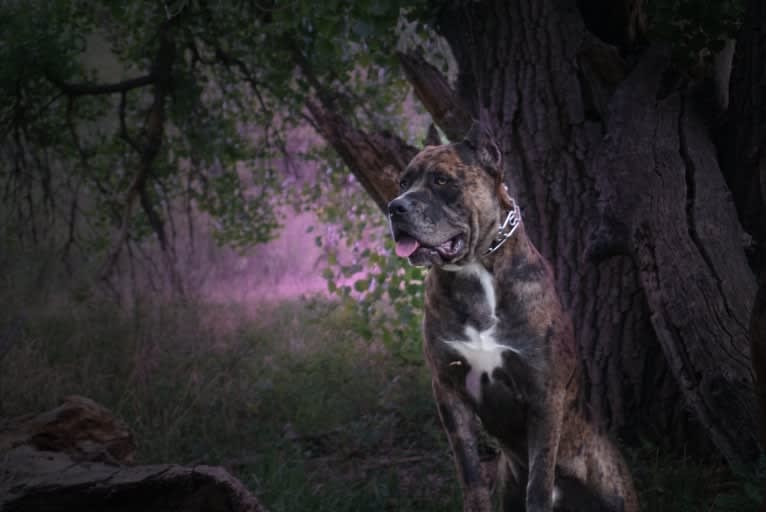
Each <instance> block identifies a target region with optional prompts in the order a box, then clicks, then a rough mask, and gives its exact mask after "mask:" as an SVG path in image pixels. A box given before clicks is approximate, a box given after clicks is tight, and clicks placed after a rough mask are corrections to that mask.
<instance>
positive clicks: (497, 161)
mask: <svg viewBox="0 0 766 512" xmlns="http://www.w3.org/2000/svg"><path fill="white" fill-rule="evenodd" d="M463 143H464V144H465V145H466V146H469V147H470V148H471V149H473V150H474V152H475V153H476V159H477V160H478V161H479V164H480V165H481V166H482V167H484V168H485V169H487V170H488V171H490V172H492V174H502V172H503V171H502V167H501V166H502V163H503V162H502V155H501V154H500V148H498V147H497V144H495V141H494V140H492V136H491V135H490V134H489V131H487V130H486V129H485V128H484V127H482V126H481V125H480V124H479V123H477V122H474V123H473V124H472V125H471V129H470V130H468V133H467V134H466V136H465V140H463Z"/></svg>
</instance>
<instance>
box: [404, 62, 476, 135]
mask: <svg viewBox="0 0 766 512" xmlns="http://www.w3.org/2000/svg"><path fill="white" fill-rule="evenodd" d="M397 55H398V57H399V62H400V64H401V65H402V69H403V70H404V74H405V76H406V77H407V80H409V82H410V83H411V84H412V88H413V90H414V91H415V96H417V97H418V99H419V100H420V102H421V103H422V104H423V106H424V107H425V108H426V110H428V112H430V113H431V118H432V119H433V121H434V123H436V125H437V126H438V127H439V128H441V129H442V131H444V133H445V134H446V135H447V137H448V138H449V139H450V140H451V141H453V142H458V141H460V140H461V139H462V138H463V136H464V135H465V134H466V133H467V132H468V129H469V128H470V127H471V123H472V122H473V118H472V117H471V114H470V113H469V111H468V109H467V108H466V106H465V105H464V103H463V102H462V101H461V100H460V98H459V97H458V95H457V94H455V92H454V91H453V90H452V88H451V87H450V85H449V83H448V82H447V79H446V78H444V76H443V75H442V74H441V73H440V72H439V70H438V69H436V68H435V67H433V66H432V65H431V64H429V63H428V62H427V61H426V60H425V59H423V58H422V57H420V56H418V55H415V54H413V53H401V52H400V53H398V54H397Z"/></svg>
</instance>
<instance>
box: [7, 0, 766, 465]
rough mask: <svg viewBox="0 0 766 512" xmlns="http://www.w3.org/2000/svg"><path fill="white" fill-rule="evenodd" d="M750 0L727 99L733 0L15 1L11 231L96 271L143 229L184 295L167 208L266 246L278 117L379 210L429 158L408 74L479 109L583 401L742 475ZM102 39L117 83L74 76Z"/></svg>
mask: <svg viewBox="0 0 766 512" xmlns="http://www.w3.org/2000/svg"><path fill="white" fill-rule="evenodd" d="M756 4H757V2H756V0H751V5H750V6H749V16H748V18H747V19H748V20H749V22H748V23H746V24H744V25H743V28H742V30H741V32H740V33H739V44H738V50H737V57H736V58H735V68H734V73H733V80H732V84H731V90H732V98H731V102H730V104H731V107H730V108H728V111H727V109H726V105H725V102H721V101H720V100H719V98H720V97H721V95H720V94H717V92H716V90H715V88H714V87H713V85H712V84H714V83H715V82H714V81H713V78H714V76H715V74H714V70H715V66H713V58H712V57H713V56H714V55H715V54H716V53H717V52H718V50H720V48H722V47H723V41H724V39H725V38H726V37H727V35H728V34H730V33H732V32H733V29H734V28H735V27H736V26H737V24H738V22H739V21H740V20H741V19H742V12H741V8H740V6H739V5H738V3H736V2H719V3H716V4H715V5H708V4H705V5H702V4H698V3H697V2H693V1H691V0H674V1H666V2H661V1H657V2H652V3H650V4H648V5H646V4H645V3H644V2H642V1H640V0H622V1H619V2H603V1H600V0H581V1H579V2H574V1H564V0H560V1H554V0H543V1H538V0H534V1H533V0H519V1H516V2H500V1H497V2H493V1H487V2H454V3H449V4H446V5H442V4H440V3H436V2H434V3H430V2H425V1H423V2H412V3H407V4H405V3H399V2H378V1H374V0H369V1H362V2H342V1H331V2H323V3H321V4H315V3H313V2H303V1H298V0H295V1H290V2H273V3H272V2H267V3H266V4H253V3H250V2H241V3H240V2H230V3H210V4H208V3H207V2H203V1H192V0H190V1H181V2H148V1H147V2H139V1H136V2H127V3H124V4H121V5H120V6H116V7H115V6H113V5H112V4H104V5H103V6H98V7H95V8H94V6H93V5H92V4H85V3H80V2H76V1H67V2H64V1H59V2H54V3H33V4H31V7H30V6H29V5H26V4H22V3H21V2H18V3H15V2H10V3H7V4H6V5H5V6H4V7H3V10H4V12H3V16H1V17H0V18H2V19H3V20H4V22H5V23H6V26H5V27H3V31H2V33H3V34H4V35H5V38H6V39H7V40H6V41H4V44H3V45H2V48H3V50H2V51H3V52H4V54H3V55H2V59H3V61H4V62H9V63H11V64H12V65H9V66H8V67H7V68H6V70H5V71H3V74H2V76H0V90H1V91H2V95H3V105H4V108H3V112H2V114H1V117H0V130H2V134H3V141H4V142H3V150H4V152H5V155H6V157H7V158H4V161H3V167H2V180H3V183H4V199H5V201H8V202H9V204H12V205H13V208H11V209H9V210H8V212H7V214H8V215H10V217H9V220H10V221H11V222H9V225H13V226H18V227H19V229H18V230H17V233H16V235H17V239H19V240H23V241H24V242H23V243H29V242H28V241H29V239H30V237H31V238H32V239H34V238H36V237H39V236H40V235H39V233H40V232H41V230H44V229H50V225H51V224H52V223H55V222H60V221H59V220H57V219H62V220H63V222H64V223H65V225H67V226H68V229H66V230H65V232H66V233H67V236H65V237H64V240H62V241H60V243H59V246H60V247H61V250H62V251H63V254H64V255H66V254H68V252H69V251H70V250H71V248H72V247H73V246H76V245H78V244H80V245H82V249H83V251H82V252H84V253H87V254H97V255H98V258H100V259H101V261H103V265H102V270H101V275H102V276H104V277H108V276H109V275H110V274H111V272H112V270H113V269H114V265H115V264H116V262H117V261H118V260H119V255H120V253H121V251H123V250H126V248H127V249H128V250H136V251H137V250H139V247H140V244H139V242H140V241H141V239H142V237H143V238H145V237H147V236H149V235H150V234H151V235H153V237H154V238H155V239H156V240H157V242H158V243H159V244H160V246H161V247H162V249H163V251H162V254H164V255H165V256H164V257H163V262H164V265H165V267H166V268H167V269H168V272H167V274H168V275H169V276H170V279H171V282H172V283H173V285H174V286H175V287H176V288H177V289H179V290H180V289H181V288H182V279H181V278H180V276H179V275H178V272H177V271H176V270H175V269H174V258H173V251H174V247H175V246H174V243H172V242H171V241H170V240H172V239H173V232H174V230H176V229H177V226H178V225H180V224H179V222H177V220H176V215H177V214H178V211H179V208H178V205H186V208H185V209H183V208H182V209H181V210H182V211H184V210H185V211H186V212H187V215H188V212H189V211H191V209H199V210H201V211H203V212H206V213H208V214H209V215H210V216H211V217H212V218H214V219H215V220H216V222H217V226H218V232H219V234H220V235H221V237H222V239H223V240H226V241H230V242H233V243H238V244H247V243H253V242H256V241H258V240H262V239H265V238H267V237H269V236H271V234H272V232H273V229H275V228H276V222H275V221H274V217H273V209H272V208H271V207H272V206H273V204H272V203H271V201H270V199H269V196H270V195H271V194H272V193H273V191H274V190H275V189H276V188H277V187H276V185H277V181H276V180H277V179H278V173H277V172H276V170H275V169H274V167H273V165H271V163H270V162H273V159H274V157H275V156H276V155H279V154H280V153H284V152H285V150H286V142H285V138H286V133H287V130H289V128H290V127H292V126H296V125H298V124H301V123H308V124H309V125H311V126H313V127H314V128H315V129H316V131H317V132H318V133H319V134H321V135H322V137H323V138H324V139H325V140H326V141H327V142H328V143H329V144H330V145H331V146H332V147H333V148H334V149H335V151H336V152H337V155H338V156H339V157H340V158H341V159H342V161H343V162H344V163H345V165H346V166H347V168H348V170H349V171H350V172H351V173H353V175H354V176H355V177H356V179H357V180H358V181H359V183H360V184H361V185H362V187H363V188H364V190H365V191H366V192H367V193H368V194H369V195H370V196H371V197H372V199H373V200H374V202H375V203H376V204H377V205H378V206H380V207H383V206H384V205H385V203H386V202H387V201H388V200H389V199H390V198H392V197H393V196H394V195H395V193H396V188H397V187H396V176H397V174H398V172H399V171H400V170H401V169H402V168H403V167H404V166H405V165H406V163H407V161H408V160H409V159H410V158H411V157H412V156H413V155H414V154H415V152H416V151H417V149H416V147H415V135H416V134H414V133H409V132H408V131H407V130H406V128H405V126H406V120H405V119H403V118H402V117H400V114H401V112H400V111H399V109H398V106H399V105H400V104H401V103H402V101H403V98H404V96H405V94H406V93H407V91H408V88H407V87H406V86H405V82H404V81H403V78H406V80H407V82H409V84H411V86H412V90H414V92H415V95H416V96H417V98H418V99H419V100H420V102H421V103H422V105H423V107H425V109H426V110H427V111H428V112H429V113H430V115H431V117H432V119H433V122H434V123H435V125H436V126H438V127H439V128H440V129H441V131H442V132H443V134H444V135H445V136H446V138H447V139H449V140H459V139H460V138H461V137H462V135H463V134H464V133H465V132H466V131H467V129H468V127H469V126H470V123H471V122H472V120H473V119H478V120H480V121H481V122H482V123H484V124H485V125H486V126H487V127H488V128H489V129H491V130H492V132H493V133H494V135H495V137H496V138H497V140H498V142H499V144H500V146H501V148H502V150H503V153H504V157H505V162H506V164H505V175H506V181H507V183H508V184H509V186H510V188H511V190H512V193H513V194H514V195H515V196H516V197H517V198H518V199H519V201H520V203H521V204H522V205H523V213H524V218H525V222H526V223H527V226H528V230H529V232H530V234H531V236H532V238H533V241H534V242H535V243H536V245H537V246H538V247H539V248H540V250H541V251H542V252H543V254H544V255H545V256H546V257H547V258H548V259H549V260H550V261H551V262H552V264H553V265H554V267H555V269H556V273H557V278H558V285H559V292H560V293H561V296H562V299H563V301H564V303H565V304H566V306H567V307H568V308H569V310H570V312H571V314H572V316H573V319H574V322H575V328H576V332H577V337H578V341H579V344H580V352H581V355H582V357H583V361H584V364H585V369H586V372H585V373H586V383H587V385H586V389H587V390H588V397H587V398H588V400H589V403H590V404H591V407H592V409H593V411H594V412H595V413H596V414H598V415H599V416H601V417H603V418H604V420H605V421H606V422H607V424H608V425H609V426H610V427H611V428H612V429H614V430H616V431H617V432H619V433H620V434H621V435H622V436H623V437H624V438H626V439H635V438H637V437H638V436H640V435H652V434H654V435H660V436H664V437H666V438H667V439H674V440H679V441H680V440H689V439H692V440H694V439H696V440H699V442H698V443H697V444H698V445H699V444H702V445H704V443H705V441H704V440H705V439H709V440H711V441H712V442H713V443H714V444H715V446H716V448H717V449H718V450H719V452H720V453H721V454H722V455H723V456H724V457H725V458H726V459H727V460H728V461H729V462H730V463H731V464H734V465H741V464H749V463H752V462H753V461H754V459H755V457H756V456H757V455H758V453H759V449H758V443H757V434H756V422H757V408H756V400H755V394H754V393H753V378H752V371H751V358H750V345H749V342H750V332H749V325H750V323H751V322H750V321H751V311H752V308H753V301H754V297H755V293H756V280H755V277H754V275H755V274H754V271H755V272H759V271H760V269H761V263H760V261H761V258H759V257H758V256H757V255H758V252H759V250H760V245H759V244H761V243H762V240H763V238H762V236H761V235H760V234H759V232H758V229H759V226H762V225H763V224H762V223H760V224H759V220H758V219H760V218H761V217H762V214H763V210H762V204H763V202H762V199H761V198H762V194H761V192H760V188H758V187H753V186H752V184H753V183H757V182H758V178H757V177H756V176H761V175H762V169H763V163H762V157H761V156H760V155H761V153H760V148H761V147H762V142H763V135H762V131H761V128H760V127H761V126H762V124H763V119H764V117H763V115H761V114H762V110H763V109H762V108H761V107H762V106H763V105H762V103H763V102H762V100H761V99H760V98H762V97H763V94H762V92H763V85H762V84H763V64H762V62H766V61H764V60H763V59H758V58H757V56H758V55H760V54H761V53H762V50H763V38H762V34H763V32H762V31H760V32H759V28H758V27H759V25H757V23H760V24H761V25H760V26H762V24H763V20H764V19H765V18H764V16H765V14H764V12H763V9H762V8H760V6H758V5H756ZM94 31H101V33H103V34H105V35H106V37H107V39H108V40H109V41H110V43H111V45H112V49H113V51H114V52H115V53H116V54H117V55H118V56H119V58H120V59H121V62H122V65H123V66H124V67H125V68H126V69H127V70H129V72H130V76H129V77H128V78H126V79H125V80H122V81H120V82H116V83H103V82H99V81H98V77H94V76H90V75H89V71H88V70H87V69H84V68H83V67H82V66H78V65H77V62H78V59H77V57H78V55H79V54H80V53H81V52H82V51H83V50H84V49H85V45H84V41H83V35H84V34H91V33H93V32H94ZM759 34H761V35H760V36H759ZM663 41H672V42H674V43H675V44H673V45H669V44H667V43H663ZM444 42H446V44H447V45H448V47H449V51H444V45H443V43H444ZM725 82H726V80H723V83H725ZM719 83H721V80H719ZM718 92H719V93H720V91H718ZM727 96H728V95H726V94H724V97H727ZM756 107H757V108H756ZM759 112H760V113H759ZM248 124H250V125H253V126H257V127H258V129H257V130H256V133H247V132H246V131H245V130H244V129H243V128H244V127H245V126H246V125H248ZM94 127H95V128H96V129H94ZM723 127H726V128H725V129H723ZM396 134H399V135H396ZM727 134H728V136H727ZM741 145H743V146H741ZM743 148H744V149H743ZM719 155H721V156H720V157H719ZM242 161H245V162H246V163H248V164H249V165H248V166H247V167H248V168H249V169H250V170H251V171H252V173H254V177H253V179H252V182H253V183H254V184H255V186H256V188H255V189H254V190H255V191H256V192H255V193H254V194H253V193H252V192H251V191H249V189H248V187H246V183H245V182H243V173H242V172H241V171H242V169H241V168H240V172H236V166H237V164H236V163H237V162H242ZM759 169H760V170H759ZM61 187H64V188H65V189H66V190H67V193H66V194H65V195H62V194H60V193H58V192H57V191H58V190H60V189H61ZM317 190H319V189H317ZM315 192H316V190H315ZM61 197H65V198H66V199H65V201H66V203H65V204H61V200H60V198H61ZM732 198H733V201H732ZM57 212H58V213H57ZM190 225H191V224H190ZM743 226H744V230H743ZM745 230H746V231H745ZM745 235H747V236H745ZM188 238H189V239H193V237H192V236H191V234H190V236H189V237H188ZM743 240H744V242H743ZM750 240H752V241H750ZM19 243H22V242H19ZM131 248H133V249H131ZM746 255H750V256H751V258H750V265H752V267H751V266H750V265H748V261H747V259H746ZM381 261H382V260H381V259H377V260H376V262H378V263H380V262H381ZM398 275H399V274H397V276H398ZM419 277H420V276H419V275H418V274H416V273H413V274H410V275H409V276H408V278H409V279H418V278H419ZM383 279H385V277H384V278H383ZM397 279H401V277H397ZM400 283H401V281H396V282H395V283H394V286H391V287H389V288H388V290H389V292H390V293H394V292H393V290H397V289H398V286H399V285H400ZM362 291H364V289H363V290H362ZM373 297H374V295H373ZM392 298H394V297H392ZM756 311H759V310H758V309H756ZM753 325H756V326H757V325H760V324H757V322H754V323H753ZM689 413H691V414H689Z"/></svg>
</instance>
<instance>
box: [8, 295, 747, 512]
mask: <svg viewBox="0 0 766 512" xmlns="http://www.w3.org/2000/svg"><path fill="white" fill-rule="evenodd" d="M2 302H3V303H2V304H0V306H1V307H2V312H0V334H1V333H2V332H4V330H5V331H7V326H9V325H12V324H16V325H22V326H23V328H22V329H21V330H20V331H19V330H17V331H16V334H15V335H14V337H13V338H12V339H11V341H12V344H11V345H10V348H9V349H8V347H6V349H3V347H0V416H14V415H19V414H25V413H29V412H34V411H43V410H46V409H48V408H51V407H53V406H54V405H56V404H57V403H58V401H59V400H60V399H61V398H62V397H63V396H66V395H68V394H82V395H85V396H88V397H91V398H93V399H94V400H96V401H98V402H100V403H101V404H103V405H105V406H106V407H108V408H110V409H111V410H112V411H113V412H114V413H116V414H117V415H118V416H120V417H121V418H123V419H124V420H125V422H126V423H127V424H128V425H129V426H130V428H131V429H132V431H133V432H134V434H135V437H136V440H137V442H138V453H137V462H139V463H163V462H177V463H187V464H189V463H205V464H222V465H224V466H225V467H227V468H229V469H230V470H231V471H232V472H233V473H234V474H235V475H236V476H238V477H239V478H240V479H241V480H242V481H243V482H245V484H246V485H247V486H249V487H250V488H251V489H252V490H253V491H254V492H256V493H257V494H258V495H259V497H260V498H261V499H262V500H263V502H264V503H265V504H266V505H267V506H268V507H269V509H270V510H271V511H274V512H279V511H302V510H312V511H325V510H327V511H329V510H332V511H336V512H342V511H349V512H350V511H360V512H364V511H382V510H391V511H431V510H432V511H437V510H460V494H459V491H458V489H457V484H456V481H455V477H454V470H453V465H452V462H451V460H450V456H449V449H448V447H447V443H446V439H445V437H444V435H443V433H442V432H441V428H440V426H439V424H438V419H437V417H436V413H435V409H434V406H433V404H432V402H431V398H430V385H429V377H428V375H427V372H426V370H425V369H424V368H422V367H421V366H418V365H408V364H405V363H403V362H402V361H404V360H405V359H403V358H399V357H395V354H391V353H390V350H391V348H390V347H389V348H388V349H384V348H383V347H382V346H380V345H377V344H375V343H370V342H367V341H364V340H363V339H362V338H361V337H360V336H358V335H357V334H356V333H357V332H358V331H357V330H355V329H354V327H355V326H357V324H358V322H359V321H360V319H359V318H358V317H357V316H355V313H354V312H353V311H352V310H350V309H346V308H344V307H343V306H340V305H338V304H336V303H327V302H321V301H300V302H294V303H287V304H282V305H280V306H275V307H272V308H269V309H261V310H258V311H255V312H253V311H244V310H241V309H238V308H236V307H232V306H222V305H210V304H208V305H200V304H192V305H184V306H176V307H172V306H158V305H151V304H144V305H142V306H140V307H139V308H138V309H137V310H136V311H135V312H134V313H133V314H132V315H126V314H124V313H120V312H119V311H117V310H116V309H115V308H113V307H110V306H108V305H103V304H101V305H96V304H93V303H89V302H85V303H79V304H76V303H73V302H66V303H62V304H59V305H58V306H56V307H55V308H54V307H50V306H48V307H37V308H34V309H31V308H28V307H27V308H26V310H25V312H24V313H23V315H22V316H21V317H19V313H20V312H21V311H22V310H23V309H22V308H23V306H22V305H21V304H20V303H21V302H24V301H21V300H19V299H18V298H16V297H14V298H13V300H10V299H8V298H4V299H2ZM14 318H22V320H21V321H20V323H19V321H15V322H12V319H14ZM6 350H7V351H6ZM3 353H4V355H3ZM628 453H629V457H628V458H629V460H630V461H631V464H632V466H633V468H634V474H635V477H636V480H637V485H638V487H639V492H640V495H641V499H642V503H643V505H644V506H643V509H644V510H646V511H651V512H663V511H707V510H731V511H735V510H736V511H748V510H755V503H756V501H757V498H758V493H757V490H758V488H757V481H756V480H755V479H754V478H753V477H737V476H735V475H732V474H731V473H730V472H729V471H728V470H726V469H725V468H724V467H722V466H721V465H715V464H710V463H703V462H699V461H694V460H690V459H688V458H685V457H682V456H669V455H667V454H662V453H660V451H659V450H657V449H656V448H653V447H652V446H642V447H639V448H633V449H631V450H629V451H628Z"/></svg>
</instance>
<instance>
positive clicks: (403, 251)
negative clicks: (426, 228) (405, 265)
mask: <svg viewBox="0 0 766 512" xmlns="http://www.w3.org/2000/svg"><path fill="white" fill-rule="evenodd" d="M418 247H420V244H419V243H418V241H417V240H415V239H414V238H412V237H409V236H403V237H401V238H400V239H399V240H397V241H396V255H397V256H399V257H400V258H407V257H409V256H410V255H411V254H412V253H413V252H415V251H417V250H418Z"/></svg>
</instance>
